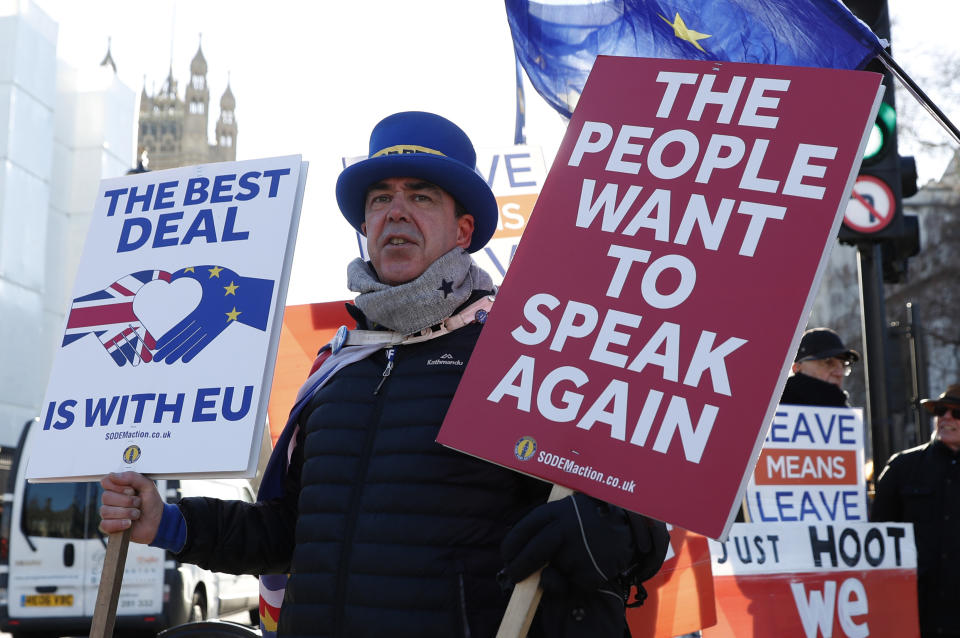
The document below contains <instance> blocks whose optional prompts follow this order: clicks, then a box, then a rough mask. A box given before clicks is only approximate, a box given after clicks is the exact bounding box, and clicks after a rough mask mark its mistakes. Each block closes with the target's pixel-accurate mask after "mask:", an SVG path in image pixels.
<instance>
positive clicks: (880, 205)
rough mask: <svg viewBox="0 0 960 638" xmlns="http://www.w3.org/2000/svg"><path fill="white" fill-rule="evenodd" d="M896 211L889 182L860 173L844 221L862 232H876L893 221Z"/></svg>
mask: <svg viewBox="0 0 960 638" xmlns="http://www.w3.org/2000/svg"><path fill="white" fill-rule="evenodd" d="M895 212H896V202H895V200H894V198H893V191H891V190H890V187H889V186H887V183H886V182H884V181H883V180H881V179H878V178H876V177H873V176H872V175H860V176H859V177H857V181H856V182H855V183H854V185H853V192H852V193H851V195H850V202H849V203H848V204H847V209H846V211H845V212H844V214H843V223H844V224H846V225H847V226H849V227H850V228H852V229H853V230H856V231H859V232H861V233H876V232H879V231H881V230H883V229H884V228H886V227H887V226H888V225H889V224H890V222H891V221H893V216H894V214H895Z"/></svg>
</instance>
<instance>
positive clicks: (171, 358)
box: [154, 266, 273, 363]
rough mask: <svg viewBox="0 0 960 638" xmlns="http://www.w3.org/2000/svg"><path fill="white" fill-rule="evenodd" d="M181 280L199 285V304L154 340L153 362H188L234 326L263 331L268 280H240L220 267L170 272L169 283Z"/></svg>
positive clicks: (269, 297)
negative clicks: (155, 344) (235, 324)
mask: <svg viewBox="0 0 960 638" xmlns="http://www.w3.org/2000/svg"><path fill="white" fill-rule="evenodd" d="M182 277H189V278H191V279H193V280H195V281H196V282H197V283H199V284H200V286H201V288H202V293H201V296H200V303H199V304H198V305H197V307H196V308H195V309H194V310H193V311H192V312H191V313H190V314H189V315H187V316H186V317H185V318H184V319H183V320H182V321H180V322H179V323H177V325H175V326H174V327H172V328H170V330H168V331H167V332H166V333H165V334H164V335H163V336H161V337H160V339H158V340H157V347H156V349H155V350H154V359H155V360H156V361H165V362H167V363H174V362H176V361H178V360H180V359H182V360H183V362H184V363H189V362H190V360H192V359H193V358H194V357H195V356H197V354H198V353H199V352H200V351H201V350H203V349H204V348H206V347H207V345H209V344H210V342H212V341H213V340H214V339H216V338H217V336H218V335H219V334H220V333H221V332H223V331H224V330H226V329H227V328H228V327H230V325H231V324H234V323H242V324H245V325H247V326H250V327H252V328H256V329H258V330H266V329H267V318H268V317H269V315H270V301H271V300H272V298H273V281H272V280H270V279H257V278H256V277H241V276H240V275H238V274H237V273H236V272H234V271H232V270H230V269H228V268H223V267H222V266H192V267H189V268H184V269H183V270H178V271H176V272H175V273H173V274H172V275H171V276H170V281H171V282H173V281H176V280H177V279H180V278H182Z"/></svg>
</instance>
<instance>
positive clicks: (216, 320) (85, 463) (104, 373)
mask: <svg viewBox="0 0 960 638" xmlns="http://www.w3.org/2000/svg"><path fill="white" fill-rule="evenodd" d="M306 172H307V171H306V163H304V162H301V160H300V157H299V156H290V157H279V158H272V159H264V160H252V161H246V162H223V163H218V164H208V165H203V166H190V167H186V168H181V169H172V170H166V171H155V172H144V173H138V174H133V175H128V176H126V177H121V178H115V179H107V180H104V181H103V182H101V184H100V190H99V193H98V196H97V200H96V203H95V205H94V212H93V218H92V221H91V225H90V230H89V232H88V235H87V241H86V245H85V248H84V252H83V256H82V258H81V262H80V267H79V271H78V274H77V279H76V282H75V284H74V293H73V302H72V304H71V306H70V309H69V311H68V313H67V317H66V322H65V324H66V325H65V327H64V337H63V341H62V343H61V345H60V348H59V349H58V350H57V353H56V356H55V358H54V364H53V369H52V371H51V375H50V381H49V384H48V386H47V392H46V396H45V399H44V404H43V410H42V413H41V417H40V428H39V430H38V431H37V432H35V433H34V436H35V437H37V439H38V441H36V442H35V445H34V450H40V451H41V453H35V454H33V455H32V456H31V458H29V459H27V463H28V466H27V471H26V476H27V478H28V479H30V480H33V481H67V480H96V479H99V478H100V477H102V476H103V475H105V474H107V473H109V472H118V471H123V470H128V469H129V470H135V471H138V472H140V473H141V474H145V475H148V476H151V477H153V478H167V477H170V478H174V477H182V478H187V477H189V478H199V477H203V476H253V473H254V472H255V469H256V461H257V457H258V452H259V446H260V441H261V438H262V436H263V424H264V421H265V418H266V412H267V402H268V397H269V394H270V385H269V383H268V381H269V379H270V378H271V376H272V374H273V364H274V361H275V356H276V349H277V342H278V340H279V338H280V324H281V320H282V316H283V313H282V309H283V301H284V298H285V297H286V289H287V281H288V279H289V275H290V266H291V262H292V257H293V251H292V246H293V242H294V240H295V237H296V229H297V224H298V221H299V214H300V205H301V202H302V199H303V189H304V184H305V180H306ZM78 451H82V453H78ZM129 541H130V533H129V531H126V532H118V533H116V534H111V535H110V539H109V542H108V545H107V551H106V558H105V560H104V567H103V571H102V573H101V576H100V589H99V593H98V597H97V602H96V606H95V611H94V616H93V622H92V624H91V630H90V636H91V638H105V637H107V636H110V635H111V634H112V630H113V625H114V621H115V614H116V608H117V599H118V596H119V592H120V586H121V581H122V578H123V571H124V562H125V559H126V553H127V547H128V544H129Z"/></svg>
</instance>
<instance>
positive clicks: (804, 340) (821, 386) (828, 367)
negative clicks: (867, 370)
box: [780, 328, 860, 408]
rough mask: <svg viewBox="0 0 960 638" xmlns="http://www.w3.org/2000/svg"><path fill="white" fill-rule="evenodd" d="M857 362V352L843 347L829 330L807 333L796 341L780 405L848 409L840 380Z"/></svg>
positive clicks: (837, 337) (835, 335)
mask: <svg viewBox="0 0 960 638" xmlns="http://www.w3.org/2000/svg"><path fill="white" fill-rule="evenodd" d="M859 360H860V355H859V354H858V353H857V351H856V350H853V349H851V348H848V347H847V346H845V345H844V344H843V341H841V340H840V335H838V334H837V333H836V332H834V331H833V330H831V329H829V328H813V329H810V330H807V331H806V332H804V333H803V337H801V339H800V347H799V348H798V349H797V356H796V357H795V358H794V360H793V365H792V366H791V367H790V372H791V374H790V377H789V378H788V379H787V385H786V386H785V387H784V389H783V396H782V397H780V403H788V404H791V405H822V406H826V407H836V408H843V407H850V406H849V404H848V402H847V393H846V392H845V391H844V390H843V380H844V378H845V377H846V376H847V375H849V374H850V369H851V368H850V366H851V365H852V364H854V363H856V362H857V361H859Z"/></svg>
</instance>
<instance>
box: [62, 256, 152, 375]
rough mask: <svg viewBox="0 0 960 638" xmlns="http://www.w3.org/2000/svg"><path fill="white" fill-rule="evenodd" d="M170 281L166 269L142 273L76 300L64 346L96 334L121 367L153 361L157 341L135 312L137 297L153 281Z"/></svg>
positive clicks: (122, 279) (123, 278) (71, 311)
mask: <svg viewBox="0 0 960 638" xmlns="http://www.w3.org/2000/svg"><path fill="white" fill-rule="evenodd" d="M157 279H160V280H162V281H166V282H169V281H170V273H168V272H166V271H164V270H141V271H139V272H135V273H132V274H130V275H126V276H124V277H121V278H120V279H118V280H117V281H115V282H114V283H112V284H110V285H109V286H107V287H106V288H104V289H103V290H98V291H97V292H93V293H90V294H89V295H83V296H82V297H77V298H76V299H74V300H73V304H72V305H71V306H70V314H69V316H68V317H67V329H66V331H65V333H64V336H63V343H62V344H61V345H62V346H66V345H69V344H71V343H73V342H74V341H77V340H78V339H82V338H83V337H85V336H86V335H88V334H90V333H93V334H94V335H96V337H97V338H98V339H99V340H100V342H101V343H102V344H103V347H104V348H105V349H106V351H107V353H108V354H109V355H110V356H111V357H112V358H113V360H114V361H115V362H116V364H117V365H118V366H122V365H124V364H125V363H130V364H131V365H138V364H140V363H141V362H143V363H149V362H150V361H152V360H153V354H152V352H151V351H152V350H153V349H154V348H155V347H156V340H155V339H154V338H153V335H151V334H150V333H149V332H148V331H147V329H146V328H145V327H144V326H143V322H141V321H140V319H138V318H137V316H136V314H134V312H133V298H134V297H135V296H136V294H137V292H138V291H139V290H140V289H141V288H143V286H145V285H146V284H148V283H150V282H151V281H154V280H157Z"/></svg>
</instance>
